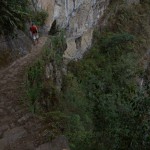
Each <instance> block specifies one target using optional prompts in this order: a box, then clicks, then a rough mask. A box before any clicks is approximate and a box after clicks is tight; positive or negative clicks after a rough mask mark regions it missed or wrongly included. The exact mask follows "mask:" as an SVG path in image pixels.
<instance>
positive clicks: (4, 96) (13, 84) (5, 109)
mask: <svg viewBox="0 0 150 150" xmlns="http://www.w3.org/2000/svg"><path fill="white" fill-rule="evenodd" d="M46 40H47V37H46V36H45V37H41V38H40V41H39V44H38V45H35V46H33V47H32V50H31V52H30V53H29V54H27V55H26V56H24V57H21V58H19V59H18V60H16V61H15V62H13V63H12V64H11V65H9V66H8V67H7V68H5V69H3V70H1V71H0V150H39V149H40V150H46V148H45V149H44V147H43V149H42V146H40V148H37V147H38V145H40V144H42V143H43V142H44V141H42V140H44V137H43V135H42V134H43V133H42V132H41V131H42V130H43V128H44V126H43V125H42V121H40V120H39V119H38V118H37V117H36V116H35V115H33V114H32V113H31V112H30V111H29V109H28V108H27V106H23V104H21V99H22V97H21V96H22V90H23V88H24V75H25V71H26V69H27V67H28V66H30V65H31V64H32V63H33V62H34V61H35V60H36V59H37V58H38V56H40V54H41V51H42V47H43V46H44V44H45V42H46Z"/></svg>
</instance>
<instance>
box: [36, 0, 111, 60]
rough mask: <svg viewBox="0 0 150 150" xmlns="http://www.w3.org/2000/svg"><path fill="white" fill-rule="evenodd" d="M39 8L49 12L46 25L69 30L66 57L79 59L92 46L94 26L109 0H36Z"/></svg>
mask: <svg viewBox="0 0 150 150" xmlns="http://www.w3.org/2000/svg"><path fill="white" fill-rule="evenodd" d="M34 1H37V3H36V4H37V6H36V7H37V8H38V9H45V10H46V11H47V12H48V13H49V17H48V19H47V22H46V26H47V27H48V29H50V27H51V24H52V23H53V21H54V20H56V23H57V26H59V27H60V28H65V29H66V31H67V47H68V48H67V50H66V51H65V53H64V58H67V59H78V58H81V57H82V54H83V53H84V52H85V51H86V49H87V48H89V47H90V45H91V41H92V33H93V27H94V26H95V25H96V23H97V21H98V19H99V18H100V17H102V15H103V14H104V10H105V9H106V8H107V5H108V4H109V0H34Z"/></svg>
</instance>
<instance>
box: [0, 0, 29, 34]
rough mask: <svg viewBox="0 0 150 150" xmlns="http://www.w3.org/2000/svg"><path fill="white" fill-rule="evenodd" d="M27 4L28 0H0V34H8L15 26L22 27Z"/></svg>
mask: <svg viewBox="0 0 150 150" xmlns="http://www.w3.org/2000/svg"><path fill="white" fill-rule="evenodd" d="M27 4H28V0H1V1H0V6H1V7H0V13H1V16H0V34H10V33H12V32H13V31H14V29H15V28H19V29H23V28H24V26H25V18H26V17H27V13H26V12H27Z"/></svg>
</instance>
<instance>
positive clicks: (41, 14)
mask: <svg viewBox="0 0 150 150" xmlns="http://www.w3.org/2000/svg"><path fill="white" fill-rule="evenodd" d="M30 14H31V15H30V17H31V20H32V21H33V22H35V23H36V24H37V25H38V26H43V25H44V24H45V21H46V19H47V17H48V13H47V12H46V11H45V10H41V11H34V12H33V11H32V12H30Z"/></svg>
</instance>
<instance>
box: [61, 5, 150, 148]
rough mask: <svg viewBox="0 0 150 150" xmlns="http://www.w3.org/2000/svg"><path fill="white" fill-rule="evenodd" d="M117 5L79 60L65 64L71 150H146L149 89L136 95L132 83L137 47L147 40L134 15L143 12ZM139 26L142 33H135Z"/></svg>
mask: <svg viewBox="0 0 150 150" xmlns="http://www.w3.org/2000/svg"><path fill="white" fill-rule="evenodd" d="M120 5H121V6H120V7H118V9H117V10H116V9H115V12H116V14H114V15H112V18H111V17H110V20H109V22H108V26H107V27H106V28H105V29H104V30H103V31H102V32H99V31H96V32H95V33H94V39H93V46H92V48H91V49H90V51H89V52H88V53H87V55H86V56H85V57H84V59H83V60H80V61H78V62H72V63H70V65H69V71H70V73H69V74H68V76H67V77H66V80H67V81H66V84H67V85H65V87H66V88H65V89H64V101H65V102H66V103H67V105H69V104H71V105H69V106H70V107H69V108H72V109H73V108H76V107H77V109H75V110H73V112H72V109H71V110H70V112H71V113H72V117H71V120H70V124H69V126H70V128H69V127H68V130H69V131H70V132H69V134H67V135H68V137H69V139H70V142H71V143H72V144H71V146H72V147H71V148H72V149H78V150H80V149H81V150H83V149H86V150H99V149H102V150H109V149H110V150H112V149H114V150H120V149H121V150H126V149H129V150H130V149H131V150H132V149H137V150H141V149H145V150H146V149H148V148H149V146H150V140H149V132H150V128H149V126H150V124H149V117H148V116H147V115H148V113H149V108H150V103H149V98H148V97H149V96H148V95H149V94H146V93H149V92H148V91H149V88H146V89H144V90H142V91H141V90H140V89H139V87H138V85H137V83H136V82H137V81H136V78H137V77H138V76H139V73H140V71H141V68H140V67H139V66H138V60H139V57H140V56H139V54H141V53H142V52H143V51H144V50H143V51H142V50H141V47H142V48H143V49H145V47H147V45H146V42H141V39H146V40H148V39H147V37H148V36H149V34H147V33H148V28H147V27H148V22H147V19H146V18H147V17H144V18H141V16H142V15H141V16H140V17H138V15H139V13H144V15H146V14H148V10H146V11H147V12H146V13H145V12H142V11H143V9H144V8H142V7H143V6H140V9H141V10H139V9H138V11H139V12H138V11H136V10H134V7H132V8H128V7H126V6H125V5H124V4H123V5H122V3H121V4H120ZM135 7H137V6H135ZM139 24H140V26H144V25H145V26H146V28H145V26H144V28H143V29H142V30H141V29H140V30H139ZM131 28H134V29H133V30H132V29H131ZM137 31H138V32H137ZM139 50H141V51H142V52H141V51H140V53H139V54H138V52H139ZM145 86H146V87H147V86H148V87H149V85H145ZM81 93H82V95H81ZM83 96H84V97H83ZM72 101H73V103H72ZM79 101H80V103H81V104H80V105H78V103H79ZM69 108H68V110H69ZM80 112H81V113H80ZM86 118H88V121H89V120H90V121H89V122H88V123H87V121H86ZM147 133H148V134H147ZM85 137H88V138H85ZM85 141H86V144H85Z"/></svg>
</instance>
